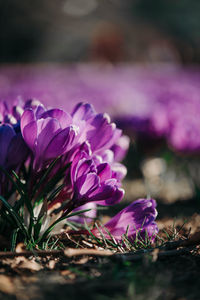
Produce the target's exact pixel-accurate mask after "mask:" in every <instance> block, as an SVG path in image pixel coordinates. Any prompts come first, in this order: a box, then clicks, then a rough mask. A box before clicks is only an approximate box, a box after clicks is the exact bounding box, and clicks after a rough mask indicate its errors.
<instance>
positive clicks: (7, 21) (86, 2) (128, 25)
mask: <svg viewBox="0 0 200 300" xmlns="http://www.w3.org/2000/svg"><path fill="white" fill-rule="evenodd" d="M199 14H200V3H199V1H198V0H190V1H189V0H181V1H180V0H175V1H174V0H168V1H166V0H126V1H123V0H54V1H48V0H35V1H30V0H26V1H25V0H20V1H17V0H7V1H3V0H1V1H0V20H1V26H0V40H1V47H0V61H1V62H2V63H4V62H7V63H10V62H18V63H19V62H20V63H21V62H83V61H84V62H85V61H87V62H91V61H92V62H93V61H109V62H111V63H118V62H124V61H126V62H135V63H138V62H140V63H152V62H156V63H158V62H168V63H169V62H170V63H180V64H191V63H199V62H200V34H199V32H200V20H199Z"/></svg>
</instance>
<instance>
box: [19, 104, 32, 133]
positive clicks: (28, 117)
mask: <svg viewBox="0 0 200 300" xmlns="http://www.w3.org/2000/svg"><path fill="white" fill-rule="evenodd" d="M33 121H35V115H34V112H33V110H32V109H27V110H25V111H24V113H23V115H22V117H21V121H20V125H21V131H22V132H23V129H24V128H25V126H27V125H28V124H30V123H31V122H33Z"/></svg>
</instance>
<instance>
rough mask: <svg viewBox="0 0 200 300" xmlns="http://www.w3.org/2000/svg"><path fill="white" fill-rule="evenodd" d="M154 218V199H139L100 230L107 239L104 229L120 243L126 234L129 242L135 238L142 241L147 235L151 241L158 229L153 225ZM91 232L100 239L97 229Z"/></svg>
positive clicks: (155, 212)
mask: <svg viewBox="0 0 200 300" xmlns="http://www.w3.org/2000/svg"><path fill="white" fill-rule="evenodd" d="M156 216H157V210H156V201H155V200H154V199H139V200H136V201H135V202H133V203H132V204H130V205H129V206H127V207H126V208H124V209H123V210H121V211H120V212H119V213H118V214H117V215H116V216H114V217H113V218H111V219H110V220H109V221H108V222H107V223H106V224H105V225H104V226H103V227H101V228H100V229H101V231H102V232H103V233H104V235H105V237H106V238H108V239H110V236H109V234H108V232H107V231H106V230H105V228H106V229H107V230H108V231H109V232H110V233H111V235H112V236H113V237H114V238H115V239H116V240H117V241H121V240H122V235H123V234H125V233H126V232H127V236H128V238H129V239H131V240H135V238H136V236H137V237H138V238H142V239H144V238H145V235H146V234H147V235H148V237H149V238H151V241H153V240H154V238H155V236H156V234H157V233H158V227H157V225H156V223H155V219H156ZM127 229H128V231H127ZM91 231H92V233H93V234H94V235H95V236H97V237H99V238H101V233H100V232H99V231H98V229H97V228H94V229H92V230H91Z"/></svg>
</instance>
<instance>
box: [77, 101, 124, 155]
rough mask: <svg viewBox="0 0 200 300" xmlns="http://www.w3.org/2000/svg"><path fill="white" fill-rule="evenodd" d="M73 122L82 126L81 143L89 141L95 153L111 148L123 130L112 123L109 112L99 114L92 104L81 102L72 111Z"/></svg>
mask: <svg viewBox="0 0 200 300" xmlns="http://www.w3.org/2000/svg"><path fill="white" fill-rule="evenodd" d="M72 118H73V122H74V123H75V124H76V125H77V126H78V127H79V128H80V136H79V143H83V142H85V141H88V143H89V144H90V147H91V151H92V153H93V154H99V153H101V152H102V151H104V150H106V149H110V148H111V147H112V146H113V145H114V144H115V142H117V140H118V139H119V138H120V136H121V134H122V132H121V130H120V129H118V128H116V125H115V123H111V120H110V117H109V115H108V114H97V113H96V112H95V110H94V108H93V106H92V105H90V104H88V103H86V104H84V103H79V104H77V105H76V106H75V108H74V110H73V112H72Z"/></svg>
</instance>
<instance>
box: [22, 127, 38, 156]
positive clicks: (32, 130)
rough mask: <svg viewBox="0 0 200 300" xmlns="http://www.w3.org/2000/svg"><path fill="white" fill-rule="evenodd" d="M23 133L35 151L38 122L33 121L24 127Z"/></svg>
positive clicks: (27, 142)
mask: <svg viewBox="0 0 200 300" xmlns="http://www.w3.org/2000/svg"><path fill="white" fill-rule="evenodd" d="M22 135H23V138H24V140H25V142H26V144H27V145H28V146H29V148H30V149H31V150H32V151H33V152H34V151H35V142H36V139H37V123H36V121H32V122H30V123H29V124H27V125H26V126H25V127H23V128H22Z"/></svg>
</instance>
